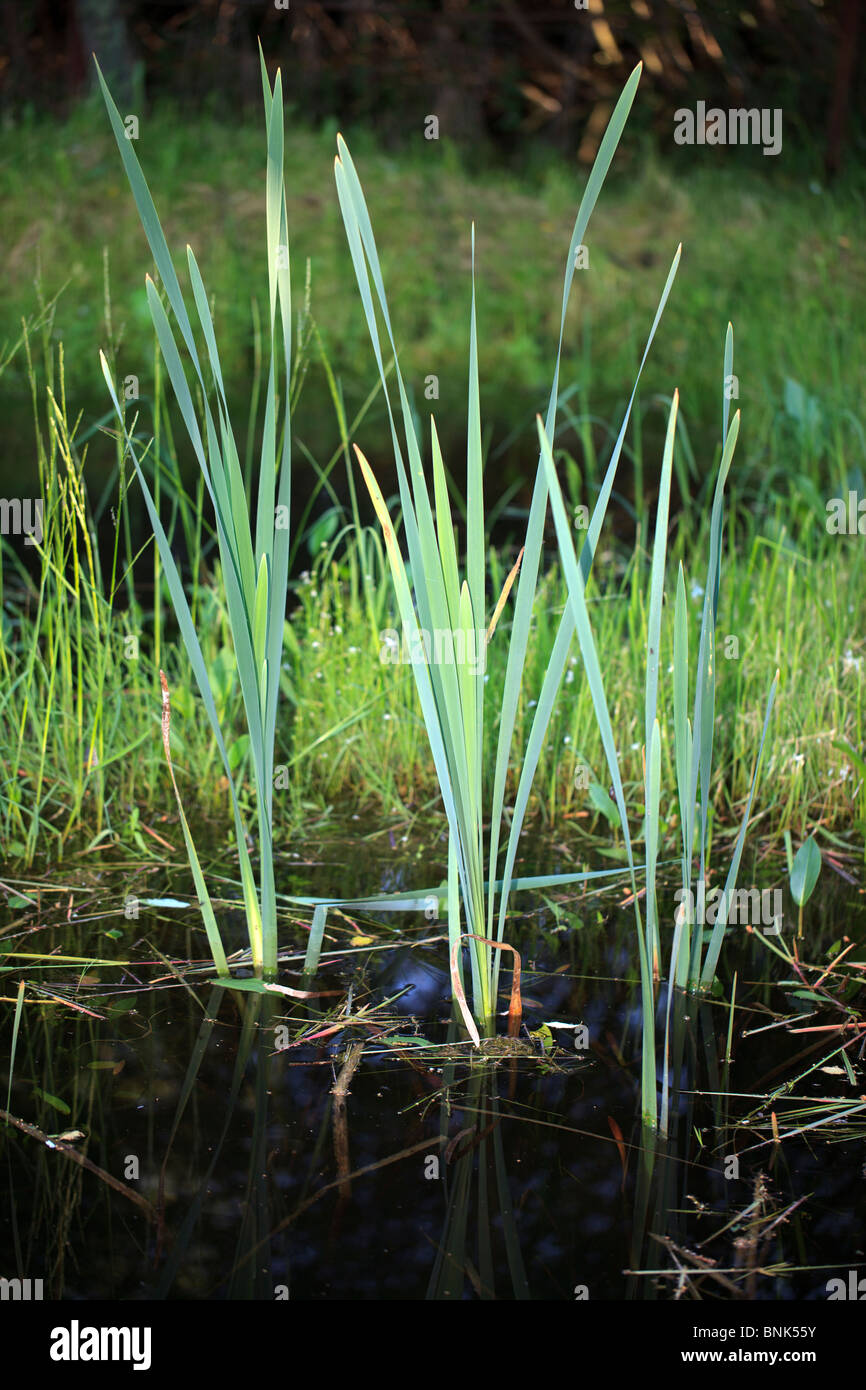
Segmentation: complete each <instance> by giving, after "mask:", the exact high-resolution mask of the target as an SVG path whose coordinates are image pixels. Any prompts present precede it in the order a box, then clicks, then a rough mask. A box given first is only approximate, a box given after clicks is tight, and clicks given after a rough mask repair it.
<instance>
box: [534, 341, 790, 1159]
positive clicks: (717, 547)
mask: <svg viewBox="0 0 866 1390" xmlns="http://www.w3.org/2000/svg"><path fill="white" fill-rule="evenodd" d="M732 372H733V330H732V329H731V326H730V325H728V333H727V339H726V343H725V355H724V382H725V383H727V382H729V381H730V380H731V377H732ZM723 401H724V404H723V450H722V458H721V463H720V465H719V471H718V476H717V479H716V489H715V494H714V498H713V507H712V516H711V518H710V555H709V563H708V568H707V578H706V586H705V588H704V590H703V595H704V603H703V616H702V621H701V633H700V643H699V648H698V660H697V671H696V681H695V703H694V715H693V721H690V720H689V718H688V713H687V702H688V691H689V643H688V613H687V605H686V589H685V577H684V572H683V566H682V564H680V566H679V573H678V577H677V591H676V607H675V614H674V642H673V663H672V670H673V692H672V694H673V725H674V739H673V744H674V764H675V768H676V782H677V798H678V804H679V821H680V826H681V833H682V889H683V892H682V901H681V904H680V907H679V908H678V910H677V914H676V920H675V923H674V931H673V939H672V945H671V954H670V968H669V971H668V976H667V1007H666V1015H665V1043H664V1063H663V1077H662V1098H661V1116H660V1126H661V1129H662V1131H666V1129H667V1120H668V1102H669V1090H670V1077H669V1069H668V1065H667V1061H668V1056H669V1047H670V1010H671V997H672V991H673V990H674V989H675V988H679V989H689V990H693V991H699V990H708V989H709V988H710V987H711V986H712V984H713V981H714V979H715V973H716V966H717V964H718V959H719V954H720V952H721V948H722V943H723V941H724V935H725V928H726V926H727V919H728V913H729V911H730V904H731V902H732V901H733V900H734V893H735V890H736V884H737V875H738V873H739V868H740V861H741V859H742V854H743V845H744V842H745V836H746V828H747V826H748V822H749V817H750V815H751V809H752V801H753V799H754V794H755V787H756V784H757V779H758V773H759V770H760V766H761V760H762V757H763V752H764V743H765V740H766V737H767V728H768V726H769V722H770V715H771V713H772V710H773V703H774V700H775V696H776V688H777V685H778V681H779V672H778V671H776V674H775V677H774V679H773V682H772V685H771V687H770V692H769V696H768V698H767V706H766V711H765V715H764V725H763V729H762V732H761V740H760V744H759V747H758V753H757V757H756V759H755V764H754V771H753V774H752V780H751V786H750V789H749V795H748V798H747V800H746V806H745V810H744V813H743V817H742V821H741V825H740V831H739V834H738V836H737V841H736V844H735V846H734V851H733V855H732V857H731V862H730V865H729V868H728V874H727V878H726V881H725V888H724V892H723V894H722V896H721V899H720V902H719V906H718V911H717V912H716V913H715V916H714V920H713V927H712V932H711V933H710V937H709V941H708V942H706V946H705V945H704V933H703V923H704V910H703V907H704V901H705V894H706V881H707V872H708V869H709V862H708V860H709V804H710V788H711V785H712V772H713V767H712V764H713V736H714V712H715V690H716V658H715V632H716V622H717V617H718V604H719V586H720V581H721V557H722V530H723V513H722V507H723V498H724V488H725V482H726V479H727V476H728V472H729V470H730V467H731V462H732V459H733V455H734V449H735V447H736V442H737V436H738V434H739V425H740V414H739V411H737V413H736V415H735V416H734V418H733V420H732V421H730V422H729V407H730V400H729V395H728V392H727V389H724V390H723ZM678 408H679V395H678V393H677V392H676V391H675V392H674V395H673V399H672V401H671V406H670V411H669V417H668V429H667V436H666V439H665V446H664V457H663V461H662V471H661V481H660V485H659V496H658V503H657V508H656V526H655V540H654V545H653V554H652V563H651V569H650V580H649V603H648V615H649V616H648V623H647V650H646V685H645V692H644V714H645V743H644V768H645V772H644V840H645V862H644V864H643V865H642V866H640V867H641V868H642V869H644V870H645V873H646V922H645V923H644V921H643V920H642V917H641V910H640V902H639V898H638V893H637V883H636V879H635V874H636V872H637V869H638V865H637V864H636V863H635V859H634V852H633V844H632V837H631V834H630V832H629V824H628V814H627V809H626V803H625V794H624V791H623V779H622V774H621V769H620V758H619V754H618V752H617V747H616V739H615V737H614V732H613V726H612V723H611V718H610V712H609V707H608V700H607V696H606V693H605V688H604V680H603V676H602V671H601V665H600V663H599V659H598V653H597V650H596V645H595V640H594V637H593V632H592V627H591V624H590V620H589V613H588V609H587V605H586V595H585V582H584V578H583V575H582V573H581V566H580V565H579V563H578V559H577V556H576V554H575V549H574V541H573V537H572V531H571V527H570V525H569V520H568V515H567V512H566V508H565V501H564V499H563V495H562V489H561V487H560V484H559V479H558V477H557V473H556V467H555V464H554V460H553V453H552V450H551V445H550V440H549V438H548V435H547V431H546V430H545V428H544V426H543V425H542V422H541V420H540V419H539V421H538V433H539V441H540V444H541V454H542V461H543V465H544V470H545V476H546V478H547V484H548V487H549V489H550V499H551V507H552V511H553V518H554V523H555V526H556V535H557V542H558V545H559V552H560V556H561V559H562V565H563V571H564V574H565V579H566V584H567V587H568V596H569V604H570V606H571V609H572V612H573V615H574V622H575V627H576V630H577V634H578V641H579V643H580V651H581V656H582V658H583V664H584V670H585V672H586V678H587V681H588V684H589V687H590V691H591V693H592V701H593V707H594V709H595V714H596V718H597V721H598V726H599V731H600V734H601V741H602V746H603V748H604V753H605V759H606V761H607V767H608V771H609V773H610V778H611V782H612V784H613V794H614V798H615V801H616V807H617V810H618V812H619V817H620V823H621V826H622V833H623V837H624V841H625V848H626V855H627V860H628V866H629V871H630V873H631V877H632V897H633V902H634V913H635V927H636V936H637V943H638V954H639V959H640V975H641V999H642V1016H643V1044H642V1087H641V1089H642V1110H643V1118H644V1120H645V1121H646V1122H647V1123H648V1124H650V1125H652V1126H655V1125H656V1124H657V1123H658V1122H659V1111H658V1104H657V1094H656V1090H657V1087H656V1036H655V1012H656V1010H655V981H656V980H657V979H658V978H659V973H660V934H659V911H658V889H657V884H656V874H657V868H658V851H659V838H660V800H661V757H662V752H661V724H660V721H659V717H658V706H659V665H660V659H661V620H662V602H663V597H664V578H665V558H666V551H667V532H668V509H669V501H670V487H671V469H672V461H673V451H674V441H675V435H676V423H677V412H678ZM698 802H699V803H700V804H699V805H698ZM698 812H699V815H698V814H697V813H698ZM696 835H697V837H698V849H699V867H698V872H697V875H696V877H695V879H694V883H695V892H694V894H693V889H692V884H693V868H692V864H693V846H694V841H695V836H696Z"/></svg>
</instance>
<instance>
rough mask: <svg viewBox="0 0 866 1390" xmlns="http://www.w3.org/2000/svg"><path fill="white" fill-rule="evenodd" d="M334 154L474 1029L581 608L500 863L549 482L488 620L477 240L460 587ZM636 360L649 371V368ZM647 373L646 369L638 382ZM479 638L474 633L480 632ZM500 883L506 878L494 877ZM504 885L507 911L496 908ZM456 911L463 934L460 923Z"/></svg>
mask: <svg viewBox="0 0 866 1390" xmlns="http://www.w3.org/2000/svg"><path fill="white" fill-rule="evenodd" d="M640 71H641V69H640V66H638V67H637V68H635V70H634V72H633V73H632V75H631V77H630V79H629V81H628V83H627V84H626V86H625V88H624V90H623V92H622V94H621V96H620V98H619V101H618V102H617V105H616V108H615V110H614V112H613V114H612V116H611V118H610V122H609V124H608V127H607V130H606V131H605V135H604V138H603V140H602V142H601V145H600V147H599V150H598V154H597V156H596V160H595V163H594V165H593V168H592V171H591V173H590V176H589V179H588V180H587V185H586V190H585V192H584V196H583V199H582V201H581V204H580V208H579V210H578V214H577V218H576V221H575V224H574V230H573V232H572V237H571V243H570V246H569V251H568V258H567V261H566V269H565V279H564V285H563V294H562V310H561V317H560V332H559V344H558V347H557V354H556V361H555V367H554V374H553V383H552V387H551V392H550V399H549V404H548V409H547V422H546V429H547V433H548V435H552V434H553V430H554V426H555V420H556V412H557V404H558V393H559V373H560V360H561V354H562V343H563V336H564V331H565V317H566V309H567V305H568V298H569V293H570V290H571V285H572V280H573V277H574V271H575V268H576V265H577V263H578V253H579V249H580V248H581V246H582V245H583V238H584V235H585V233H586V228H587V225H588V223H589V219H590V216H591V214H592V211H593V209H594V207H595V204H596V201H597V198H598V195H599V193H600V191H601V188H602V185H603V183H604V179H605V176H606V174H607V171H608V169H609V167H610V164H611V161H612V159H613V155H614V153H615V151H616V148H617V145H618V143H619V140H620V136H621V135H622V131H623V128H624V126H625V123H626V119H627V117H628V113H629V110H630V109H631V105H632V102H633V100H634V95H635V92H636V90H637V85H638V82H639V79H640ZM338 150H339V153H338V157H337V160H336V163H335V172H336V180H337V191H338V195H339V199H340V207H341V210H342V214H343V221H344V225H345V228H346V233H347V237H348V240H349V247H350V250H351V254H352V260H353V263H354V267H355V274H356V278H357V281H358V287H359V290H360V293H361V298H362V302H363V306H364V311H365V314H366V318H367V326H368V329H369V332H370V337H371V340H372V343H373V350H374V353H375V357H376V362H377V365H378V368H379V373H380V376H381V379H382V387H383V391H384V394H385V399H386V402H387V407H388V415H389V421H390V427H391V437H392V444H393V450H394V458H395V462H396V466H397V477H398V485H399V496H400V508H401V514H402V523H403V529H404V533H405V538H406V546H407V549H408V565H407V563H406V562H405V561H404V559H403V557H402V554H401V551H400V548H399V546H398V543H397V538H396V528H395V525H394V522H393V520H392V518H391V515H390V512H389V509H388V507H387V505H386V503H385V500H384V497H383V495H382V492H381V490H380V488H379V485H378V483H377V482H376V479H375V476H374V473H373V470H372V468H371V467H370V465H369V463H368V462H367V460H366V458H365V457H364V455H363V453H362V452H361V451H360V449H357V446H356V452H357V455H358V459H359V462H360V466H361V470H362V473H363V476H364V480H365V482H366V484H367V487H368V489H369V492H370V495H371V498H372V500H373V504H374V507H375V510H376V513H377V516H378V518H379V522H380V524H381V527H382V532H383V536H384V539H385V544H386V549H387V553H388V559H389V563H390V567H391V576H392V581H393V586H394V593H395V596H396V601H397V606H398V610H399V614H400V618H401V621H402V624H403V630H404V638H405V640H406V642H407V644H408V649H409V651H410V653H411V654H412V656H411V660H412V669H413V674H414V677H415V681H416V685H417V689H418V695H419V699H420V703H421V709H422V713H423V718H424V725H425V728H426V732H427V737H428V740H429V743H430V749H431V753H432V756H433V760H434V764H435V767H436V774H437V779H438V782H439V787H440V790H441V793H442V798H443V802H444V805H445V811H446V815H447V818H448V828H449V875H448V882H449V895H448V909H449V910H448V931H449V944H450V959H451V971H452V983H453V988H454V993H455V997H456V999H457V1001H458V1003H459V1004H460V1007H461V1009H462V1010H463V1012H464V1017H465V1018H466V1021H467V1026H468V1027H469V1030H470V1032H472V1033H473V1034H474V1033H475V1030H474V1028H473V1024H472V1021H471V1019H470V1018H469V1015H468V1012H467V1010H466V1007H465V1003H464V988H463V981H462V971H461V952H460V945H461V942H462V941H463V939H464V938H465V939H467V940H468V942H469V948H470V949H469V955H470V963H471V970H472V1005H473V1013H474V1016H475V1019H476V1020H477V1022H478V1024H479V1025H481V1026H482V1027H483V1028H484V1029H485V1030H488V1031H490V1030H492V1027H493V1018H494V1013H495V1008H496V999H497V993H498V974H499V963H500V955H501V951H502V949H503V936H504V931H505V915H506V909H507V905H508V899H509V892H510V890H511V886H512V877H513V871H514V864H515V859H516V854H517V845H518V839H519V835H520V831H521V828H522V825H523V820H524V817H525V814H526V808H527V805H528V801H529V795H530V790H531V787H532V782H533V778H534V775H535V771H536V769H537V767H538V762H539V758H540V755H541V750H542V746H543V743H544V739H545V735H546V733H547V728H548V724H549V722H550V718H551V714H552V711H553V707H554V703H555V700H556V695H557V692H558V690H559V687H560V685H561V682H562V679H563V676H564V673H565V669H566V664H567V660H568V653H569V649H570V646H571V641H572V637H573V635H574V619H573V615H572V613H571V612H570V610H569V609H568V607H566V610H565V612H564V613H563V616H562V619H561V621H560V625H559V629H558V631H557V635H556V638H555V641H554V644H553V649H552V653H551V658H550V663H549V666H548V669H547V672H546V674H545V676H544V680H543V683H542V686H541V690H540V693H539V696H538V702H537V708H536V713H535V717H534V720H533V723H532V727H531V730H530V733H529V738H528V740H527V743H526V746H525V748H524V750H523V756H522V758H521V759H520V767H521V772H520V779H519V784H518V789H517V795H516V799H515V804H514V807H513V808H512V811H511V817H510V827H509V831H508V838H507V844H506V846H505V850H506V853H505V863H504V867H503V870H502V874H501V879H500V874H499V871H498V859H499V852H500V846H501V842H502V839H503V820H504V812H505V786H506V778H507V775H508V771H509V767H510V765H511V758H512V743H513V733H514V725H515V718H516V713H517V707H518V701H519V697H520V692H521V687H522V683H523V673H524V666H525V661H526V653H527V645H528V640H529V630H530V623H531V619H532V609H533V601H534V597H535V592H536V587H537V581H538V571H539V565H540V560H541V550H542V542H543V536H544V520H545V513H546V507H547V482H546V478H545V471H544V469H543V468H542V465H541V461H539V465H538V469H537V473H536V481H535V488H534V492H533V498H532V504H531V509H530V514H529V519H528V522H527V529H526V535H525V539H524V544H523V547H522V549H521V552H520V555H519V556H518V559H517V561H516V563H515V564H514V566H513V568H512V570H511V572H510V573H509V575H508V577H507V579H506V581H505V584H504V586H503V588H502V591H501V593H500V594H499V596H498V599H497V601H496V603H495V606H494V607H493V611H492V614H491V616H490V617H489V620H488V616H487V601H488V600H487V593H486V575H485V552H486V546H487V541H486V536H485V525H484V506H483V486H482V446H481V411H480V391H479V380H478V349H477V330H476V318H475V287H474V268H475V246H474V229H473V236H472V274H473V287H472V301H471V309H470V323H469V404H468V442H467V458H466V477H467V485H466V491H467V495H466V555H467V561H466V576H465V578H464V579H463V581H462V583H461V580H460V575H459V571H458V564H457V553H456V546H455V541H454V528H453V521H452V515H451V507H450V501H449V495H448V484H447V480H446V474H445V467H444V463H443V459H442V455H441V451H440V448H439V442H438V438H437V433H436V426H435V422H434V421H432V420H431V451H432V458H433V494H434V504H433V506H432V507H431V504H430V496H429V492H428V485H427V479H426V476H425V472H424V466H423V463H422V455H421V444H420V441H419V439H418V435H417V432H416V424H415V418H414V415H413V411H412V408H411V405H410V401H409V397H408V394H407V391H406V387H405V385H404V382H403V377H402V374H401V371H400V366H399V359H398V353H397V347H396V342H395V338H394V333H393V330H392V327H391V319H390V315H389V312H388V306H387V302H386V297H385V289H384V283H383V279H382V272H381V267H380V263H379V257H378V252H377V249H376V242H375V238H374V236H373V230H372V226H371V222H370V217H369V212H368V210H367V205H366V201H365V199H364V194H363V190H362V188H361V184H360V181H359V179H358V175H357V172H356V170H355V166H354V164H353V162H352V158H351V155H350V153H349V150H348V147H347V146H346V143H345V141H344V140H343V139H342V137H338ZM678 262H679V252H677V254H676V256H675V257H674V261H673V264H672V265H671V269H670V272H669V275H668V278H667V282H666V284H665V287H664V290H663V292H662V297H661V300H660V303H659V306H658V309H657V312H656V317H655V321H654V323H653V326H652V330H651V332H650V336H649V340H648V342H647V346H646V351H645V352H644V358H643V362H645V360H646V355H647V352H648V351H649V346H650V343H651V342H652V338H653V336H654V334H655V330H656V327H657V325H658V322H659V319H660V316H661V313H662V310H663V308H664V305H665V303H666V301H667V297H668V294H669V292H670V288H671V285H672V283H673V279H674V276H675V274H676V269H677V265H678ZM374 291H375V299H376V300H377V301H378V305H379V309H380V311H381V314H382V317H383V320H384V323H385V328H386V331H387V335H388V341H389V343H390V346H391V349H392V352H393V354H394V363H395V375H396V381H397V387H398V392H399V400H400V410H401V414H402V420H403V428H404V437H405V444H406V450H407V454H408V470H407V466H406V463H405V462H404V458H403V451H402V449H401V446H400V442H399V438H398V433H397V426H396V421H395V416H394V411H393V408H392V405H391V399H390V395H389V393H388V386H387V381H386V375H385V362H384V358H383V352H382V344H381V340H380V337H379V330H378V326H377V321H376V312H375V304H374ZM643 362H642V363H641V369H642V367H643ZM639 376H640V372H639V373H638V379H639ZM636 391H637V382H636V383H635V388H634V391H633V392H632V396H631V400H630V402H629V405H628V409H627V411H626V416H625V419H624V420H623V424H622V428H621V430H620V434H619V437H618V439H617V442H616V445H615V447H614V450H613V454H612V457H611V460H610V463H609V466H608V470H607V474H606V477H605V480H604V484H603V486H602V488H601V491H600V495H599V497H598V500H597V503H596V506H595V509H594V512H593V516H592V520H591V522H590V525H589V529H588V532H587V537H586V542H585V546H584V552H583V557H582V564H583V566H584V569H585V575H584V578H585V577H586V575H588V573H589V569H590V567H591V565H592V561H593V558H594V554H595V547H596V544H597V541H598V536H599V533H600V531H601V526H602V522H603V520H604V515H605V511H606V508H607V504H608V500H609V498H610V492H611V489H612V486H613V480H614V475H615V472H616V467H617V464H618V462H619V458H620V455H621V452H622V446H623V441H624V438H625V432H626V427H627V424H628V420H629V417H630V414H631V408H632V405H633V402H634V399H635V394H636ZM515 583H516V590H515V600H514V614H513V619H512V622H511V627H510V633H509V637H508V657H507V663H506V671H505V679H504V684H503V688H502V692H501V698H500V700H499V702H498V705H497V707H496V708H492V709H491V708H490V704H491V702H490V700H489V698H486V688H485V679H484V670H483V665H484V663H483V660H482V661H473V662H470V661H468V660H467V659H466V653H467V651H468V650H469V649H470V644H471V643H472V641H473V639H474V641H475V643H476V649H477V648H481V649H482V650H486V645H487V643H488V642H489V641H490V640H491V638H492V637H493V635H494V631H495V629H496V626H497V623H498V621H499V619H500V617H501V614H502V610H503V608H504V605H505V603H506V601H507V599H508V596H509V593H510V591H511V589H512V586H514V585H515ZM443 633H444V634H448V635H450V637H451V638H452V640H453V642H454V647H455V650H456V649H457V648H460V649H461V650H462V653H463V658H464V659H463V660H454V659H444V660H443V659H441V658H440V659H437V653H436V652H435V650H434V651H433V652H432V653H431V650H430V646H431V637H430V635H431V634H433V635H434V636H435V635H436V634H443ZM479 635H480V636H479ZM485 719H493V720H494V721H495V723H496V725H497V726H498V739H497V752H496V761H495V773H494V786H493V796H492V804H491V805H490V807H489V808H487V807H485V806H484V804H483V796H482V749H483V730H484V723H485ZM486 819H489V826H490V829H489V843H488V846H487V860H486V869H485V845H484V828H483V827H484V821H485V820H486ZM497 880H499V882H497ZM497 889H498V904H499V912H498V917H497V915H496V910H495V908H496V900H497ZM461 908H462V914H463V917H464V919H465V931H463V930H461Z"/></svg>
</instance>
